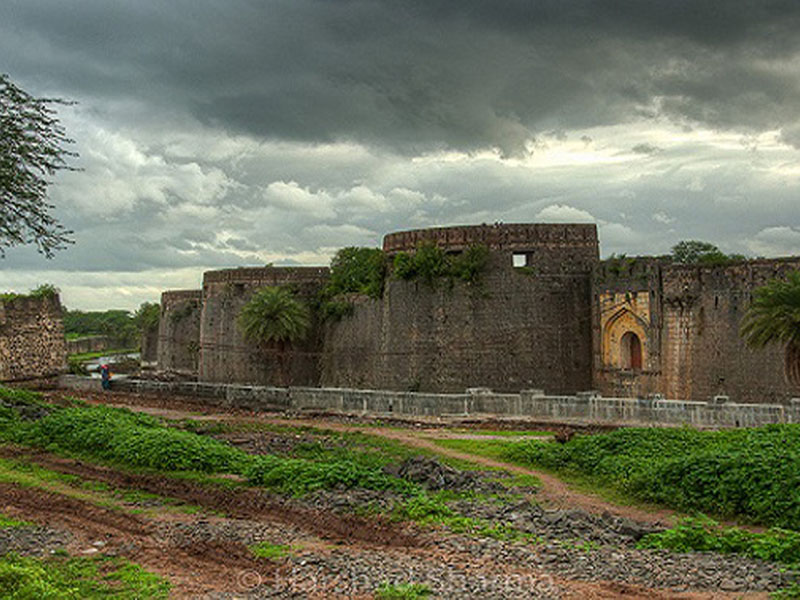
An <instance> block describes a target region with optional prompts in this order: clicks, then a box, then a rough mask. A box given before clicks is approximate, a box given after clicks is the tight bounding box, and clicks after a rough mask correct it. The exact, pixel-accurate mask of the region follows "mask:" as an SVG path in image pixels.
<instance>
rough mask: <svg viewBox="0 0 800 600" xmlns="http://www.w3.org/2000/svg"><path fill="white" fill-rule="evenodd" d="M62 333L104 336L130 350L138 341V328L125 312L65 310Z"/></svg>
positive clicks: (130, 316)
mask: <svg viewBox="0 0 800 600" xmlns="http://www.w3.org/2000/svg"><path fill="white" fill-rule="evenodd" d="M63 319H64V332H65V333H68V334H69V333H72V334H78V335H81V336H84V335H106V336H108V337H110V338H111V339H112V340H113V344H114V345H115V346H117V347H120V348H123V347H124V348H132V347H134V346H136V344H137V340H138V339H139V328H138V326H137V324H136V322H135V320H134V318H133V315H131V313H130V311H127V310H118V309H117V310H106V311H82V310H65V311H64V314H63Z"/></svg>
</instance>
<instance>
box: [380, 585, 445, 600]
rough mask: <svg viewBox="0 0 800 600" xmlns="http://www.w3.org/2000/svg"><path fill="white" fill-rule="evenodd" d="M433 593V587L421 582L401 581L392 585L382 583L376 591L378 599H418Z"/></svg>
mask: <svg viewBox="0 0 800 600" xmlns="http://www.w3.org/2000/svg"><path fill="white" fill-rule="evenodd" d="M432 594H433V592H432V591H431V589H430V588H429V587H428V586H427V585H424V584H421V583H400V584H395V585H391V584H389V583H382V584H381V586H380V587H379V588H378V590H377V591H376V592H375V598H376V600H418V599H419V598H428V597H430V596H431V595H432Z"/></svg>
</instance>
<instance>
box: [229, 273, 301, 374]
mask: <svg viewBox="0 0 800 600" xmlns="http://www.w3.org/2000/svg"><path fill="white" fill-rule="evenodd" d="M238 325H239V328H240V329H241V330H242V333H243V334H244V337H245V339H248V340H250V341H251V342H253V343H255V344H258V345H260V346H273V347H274V348H275V349H276V350H277V352H278V366H279V371H280V377H281V384H286V383H287V382H288V379H289V378H288V373H287V369H288V365H287V362H286V348H287V346H288V345H290V344H292V343H293V342H297V341H300V340H302V339H304V338H305V337H306V335H308V331H309V329H310V328H311V312H310V311H309V309H308V306H306V305H305V304H304V303H303V302H302V301H301V300H298V299H297V298H295V296H294V294H292V292H291V291H289V290H288V289H286V288H282V287H271V286H270V287H263V288H261V289H260V290H258V291H257V292H256V293H255V294H253V297H252V298H251V299H250V301H249V302H248V303H247V304H245V305H244V307H242V310H241V312H240V313H239V318H238Z"/></svg>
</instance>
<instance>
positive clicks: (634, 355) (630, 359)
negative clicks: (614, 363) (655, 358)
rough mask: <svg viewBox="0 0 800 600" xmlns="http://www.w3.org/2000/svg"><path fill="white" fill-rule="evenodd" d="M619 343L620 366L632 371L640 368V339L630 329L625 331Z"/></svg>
mask: <svg viewBox="0 0 800 600" xmlns="http://www.w3.org/2000/svg"><path fill="white" fill-rule="evenodd" d="M619 344H620V363H621V364H620V366H621V367H622V368H623V369H631V370H633V371H641V370H642V341H641V340H640V339H639V336H638V335H636V334H635V333H633V332H632V331H628V332H626V333H625V334H624V335H623V336H622V339H620V341H619Z"/></svg>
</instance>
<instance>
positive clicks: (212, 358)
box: [199, 267, 329, 385]
mask: <svg viewBox="0 0 800 600" xmlns="http://www.w3.org/2000/svg"><path fill="white" fill-rule="evenodd" d="M328 274H329V270H328V268H327V267H257V268H239V269H224V270H220V271H207V272H206V273H204V274H203V293H202V297H203V303H202V312H201V315H200V356H199V379H200V381H209V382H219V383H243V384H254V385H279V384H280V383H281V376H282V375H283V374H284V373H288V375H289V377H288V379H289V382H290V383H291V384H292V385H317V384H318V383H319V368H318V358H319V353H320V344H321V337H320V334H319V324H318V323H317V322H316V321H315V320H312V326H311V330H310V332H309V335H308V336H307V338H306V339H305V340H304V341H302V342H298V343H295V344H292V346H291V347H290V348H289V349H287V350H286V351H284V352H283V353H282V354H281V355H280V356H279V355H278V352H277V350H275V349H274V348H259V347H257V346H255V345H254V344H252V343H250V342H248V341H246V340H245V339H244V337H243V335H242V332H241V331H240V330H239V327H238V326H237V323H236V320H237V318H238V316H239V312H240V311H241V309H242V307H243V306H244V305H245V304H246V303H247V301H248V300H249V299H250V297H251V296H252V295H253V293H254V292H255V291H256V290H257V289H259V288H261V287H265V286H282V287H288V288H289V289H291V290H292V291H293V292H294V293H295V294H296V295H297V296H298V297H299V298H300V299H302V300H304V301H306V302H307V303H309V304H311V302H312V301H313V299H314V298H315V297H316V295H317V293H318V292H319V290H320V289H321V288H322V287H323V286H324V285H325V283H326V282H327V280H328ZM312 319H315V317H314V316H312ZM281 371H282V372H283V373H282V372H281ZM283 383H288V382H283Z"/></svg>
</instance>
